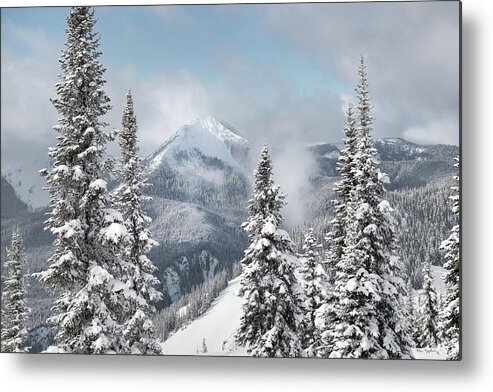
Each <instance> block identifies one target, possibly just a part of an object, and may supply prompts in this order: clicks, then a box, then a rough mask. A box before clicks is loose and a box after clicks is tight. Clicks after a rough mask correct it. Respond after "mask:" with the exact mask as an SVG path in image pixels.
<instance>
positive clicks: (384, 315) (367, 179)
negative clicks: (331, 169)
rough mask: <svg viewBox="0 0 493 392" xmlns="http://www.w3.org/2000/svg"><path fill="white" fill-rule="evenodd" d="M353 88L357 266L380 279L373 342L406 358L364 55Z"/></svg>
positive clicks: (397, 270)
mask: <svg viewBox="0 0 493 392" xmlns="http://www.w3.org/2000/svg"><path fill="white" fill-rule="evenodd" d="M358 75H359V83H358V86H357V88H356V94H357V100H358V104H357V112H358V122H359V128H358V142H357V146H356V150H357V151H356V158H355V168H354V169H353V170H354V174H355V179H356V188H355V203H356V205H357V208H356V210H355V212H356V213H355V216H354V218H355V220H354V221H355V222H356V224H357V226H358V228H357V236H358V239H357V242H356V243H357V248H358V249H360V250H361V251H362V252H363V254H364V261H363V266H364V268H366V269H367V270H368V271H369V272H370V273H371V274H372V275H376V276H378V277H379V278H380V279H381V281H380V282H379V283H380V284H379V285H378V286H374V287H371V288H368V289H369V290H370V291H374V293H375V294H376V295H375V297H374V298H375V299H376V302H377V303H376V305H377V307H378V319H379V326H378V328H379V343H380V345H381V347H382V348H383V349H384V350H385V352H386V354H385V357H388V358H390V359H396V358H409V357H410V356H411V355H412V354H411V349H410V348H411V346H412V341H411V336H410V335H411V327H410V324H409V319H408V315H407V314H406V308H405V296H406V289H405V283H404V280H403V279H402V276H403V271H402V263H401V260H400V259H399V257H397V255H396V249H395V248H396V240H397V237H396V229H395V227H396V221H395V219H394V217H393V210H392V208H391V207H390V204H389V203H388V201H386V200H384V198H383V197H384V193H385V188H384V184H385V183H386V182H388V181H389V180H388V177H387V176H386V175H385V174H383V173H381V172H380V170H379V169H378V161H377V151H376V149H375V145H374V142H373V139H372V137H371V133H372V124H373V117H372V116H371V109H372V105H371V102H370V96H369V89H368V78H367V72H366V66H365V62H364V58H363V57H361V60H360V65H359V69H358Z"/></svg>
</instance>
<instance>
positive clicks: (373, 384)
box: [0, 0, 493, 392]
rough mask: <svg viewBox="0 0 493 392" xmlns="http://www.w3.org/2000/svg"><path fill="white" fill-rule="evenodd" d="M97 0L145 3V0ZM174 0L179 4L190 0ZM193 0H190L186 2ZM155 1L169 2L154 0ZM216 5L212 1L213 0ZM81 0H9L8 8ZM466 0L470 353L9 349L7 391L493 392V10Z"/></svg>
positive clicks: (3, 361)
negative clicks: (365, 357) (257, 355)
mask: <svg viewBox="0 0 493 392" xmlns="http://www.w3.org/2000/svg"><path fill="white" fill-rule="evenodd" d="M89 2H90V3H91V4H94V5H95V4H136V3H137V1H136V0H129V1H128V0H127V1H125V0H117V1H96V0H89ZM170 2H171V3H179V2H180V1H177V2H173V1H170ZM182 2H183V3H186V2H187V1H182ZM196 2H197V3H200V2H201V1H196ZM214 2H217V3H219V2H221V1H217V0H216V1H214ZM145 3H146V4H150V3H157V4H159V3H161V4H163V3H165V1H152V0H147V1H146V2H145ZM204 3H207V1H204ZM23 4H26V5H66V4H70V5H76V4H87V3H85V2H83V1H82V2H81V1H75V0H72V1H71V2H67V1H53V0H52V1H43V2H42V3H41V2H38V3H33V1H22V0H18V1H15V0H10V1H4V0H0V5H1V6H20V5H23ZM492 4H493V2H491V1H486V0H464V1H463V30H462V33H463V83H462V86H463V100H462V102H463V128H462V129H463V142H462V143H463V152H462V159H461V161H462V164H463V269H464V271H463V308H462V311H463V324H464V325H463V331H464V337H463V348H464V349H463V360H462V361H461V362H456V363H450V362H429V361H392V362H382V361H348V360H346V361H341V360H338V361H333V360H332V361H328V360H293V359H277V360H269V359H251V358H200V357H199V358H194V357H190V358H185V357H175V358H163V357H161V358H151V357H147V358H142V357H139V358H136V357H112V356H105V357H89V356H57V355H8V354H0V384H1V388H2V389H3V390H4V391H6V390H8V391H39V390H41V391H43V390H62V389H63V390H66V391H70V392H72V391H74V392H77V391H85V392H87V391H92V390H94V391H99V390H108V391H110V392H112V391H134V392H141V391H148V390H152V391H163V392H165V391H193V390H199V391H207V390H213V391H231V390H233V391H244V390H245V391H252V392H257V391H262V390H269V391H272V392H274V391H297V390H300V391H301V392H304V391H319V390H320V391H322V390H324V391H329V392H330V391H343V390H348V391H354V390H358V391H365V392H366V391H369V392H372V391H394V390H395V391H399V392H405V391H413V392H415V391H442V390H447V391H481V392H483V391H487V390H492V389H491V388H492V385H493V366H492V363H493V345H492V334H493V320H492V313H493V305H492V301H491V299H492V295H491V292H492V288H491V283H492V277H493V268H492V266H493V259H492V258H491V255H490V252H488V251H489V248H490V245H493V230H491V228H490V226H492V224H493V217H492V208H491V207H490V205H489V204H490V203H488V201H489V200H491V199H492V196H491V195H492V193H490V192H489V191H492V190H493V189H492V188H491V182H492V181H493V175H492V169H493V167H492V164H491V161H492V160H493V137H492V135H493V124H492V121H491V119H492V118H493V100H492V95H493V92H492V90H493V84H492V74H493V62H492V56H493V34H492V30H493V13H492V8H493V7H492Z"/></svg>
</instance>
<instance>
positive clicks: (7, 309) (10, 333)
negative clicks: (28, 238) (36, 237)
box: [1, 229, 29, 352]
mask: <svg viewBox="0 0 493 392" xmlns="http://www.w3.org/2000/svg"><path fill="white" fill-rule="evenodd" d="M24 264H25V260H24V248H23V241H22V236H21V234H20V232H19V230H18V229H16V230H14V232H13V233H12V243H11V245H10V248H8V249H7V258H6V260H5V264H4V266H5V271H6V274H7V276H6V277H5V279H4V282H3V289H2V320H1V321H2V334H1V343H2V352H22V351H25V350H26V348H25V347H24V345H25V342H26V338H27V329H26V322H27V317H28V315H29V308H28V307H27V303H26V282H25V275H24Z"/></svg>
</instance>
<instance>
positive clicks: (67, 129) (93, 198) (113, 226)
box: [38, 7, 127, 354]
mask: <svg viewBox="0 0 493 392" xmlns="http://www.w3.org/2000/svg"><path fill="white" fill-rule="evenodd" d="M95 23H96V20H95V18H94V11H93V9H91V8H89V7H73V8H72V9H71V11H70V13H69V14H68V16H67V29H66V32H67V42H66V47H65V49H64V50H63V52H62V56H61V58H60V65H61V69H62V73H61V75H60V77H61V82H60V83H58V84H57V85H56V92H57V95H58V98H56V99H54V100H53V101H52V102H53V105H54V106H55V108H56V109H57V111H58V113H59V114H60V118H59V120H58V125H56V126H55V127H54V130H55V131H56V132H57V133H58V136H57V144H56V146H55V147H52V148H50V149H49V156H50V158H51V162H52V167H51V169H50V170H49V171H48V170H46V169H44V170H42V171H41V175H43V176H44V177H45V179H46V181H47V183H48V187H47V189H48V190H49V192H50V197H51V202H50V206H51V213H50V217H49V219H48V220H47V221H46V228H47V229H49V230H50V231H51V233H52V234H53V235H54V237H55V240H54V249H55V251H54V254H53V256H52V257H51V258H50V260H49V263H50V265H49V267H48V269H47V270H46V271H43V272H41V273H39V274H38V277H39V278H40V280H41V281H42V282H44V283H45V284H47V285H48V286H49V287H50V288H51V289H52V290H53V291H55V292H56V293H57V294H58V299H57V301H56V303H55V306H54V315H53V316H52V317H51V318H50V319H49V321H50V322H51V323H54V324H55V325H56V326H57V329H58V332H57V335H56V339H57V343H58V347H59V349H60V351H61V352H74V353H84V354H86V353H87V354H92V353H119V352H126V351H127V349H126V347H125V346H126V344H125V341H124V339H123V336H121V328H120V326H119V325H118V317H119V314H118V310H119V303H120V301H121V295H120V294H119V293H118V291H119V290H121V288H122V287H124V283H123V282H121V281H119V280H118V277H119V276H121V274H122V272H121V262H120V260H119V258H118V256H117V255H118V253H119V251H120V249H121V246H122V241H123V240H124V238H125V237H126V235H127V233H126V228H125V226H124V225H123V217H122V216H121V214H119V213H118V212H117V211H115V210H114V209H113V208H112V207H111V203H110V200H109V196H108V192H107V182H106V180H105V175H106V161H105V160H104V157H105V149H106V143H107V142H108V141H109V140H110V135H109V134H108V133H106V132H104V131H103V128H104V127H105V126H106V124H105V123H104V122H102V121H101V119H100V118H101V117H102V116H103V115H104V114H105V113H106V112H107V111H108V110H109V109H110V105H109V98H108V97H107V96H106V94H105V93H104V90H103V87H104V84H105V80H104V79H103V74H104V72H105V69H104V67H103V66H102V64H101V63H100V62H99V61H98V58H99V57H100V55H101V53H100V52H99V50H98V48H99V36H98V34H97V33H95V32H93V27H94V24H95Z"/></svg>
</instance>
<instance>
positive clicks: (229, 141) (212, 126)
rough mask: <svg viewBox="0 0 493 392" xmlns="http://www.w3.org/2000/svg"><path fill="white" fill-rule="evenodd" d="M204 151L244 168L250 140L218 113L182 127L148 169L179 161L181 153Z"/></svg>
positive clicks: (159, 151)
mask: <svg viewBox="0 0 493 392" xmlns="http://www.w3.org/2000/svg"><path fill="white" fill-rule="evenodd" d="M197 152H199V153H201V154H203V155H204V156H206V157H212V158H217V159H220V160H222V161H223V162H225V163H226V164H228V165H230V166H232V167H241V164H242V163H243V162H242V161H243V160H244V159H245V158H246V154H247V152H248V141H247V140H246V139H244V138H242V137H241V136H239V135H237V134H236V133H234V132H233V130H232V129H231V127H229V126H227V125H226V124H224V123H223V122H221V121H219V120H218V119H217V118H216V117H214V116H207V117H204V118H199V119H197V120H195V121H194V122H193V123H191V124H187V125H184V126H183V127H181V128H180V129H179V130H178V131H177V132H176V133H175V134H174V135H173V136H172V137H171V138H169V139H168V140H167V141H166V142H165V143H164V144H162V145H161V146H160V147H159V148H158V149H157V151H155V152H154V153H153V154H151V155H150V156H149V157H148V158H147V159H146V161H147V169H148V171H149V172H150V173H152V172H153V171H155V170H156V169H157V168H158V167H159V166H160V165H161V164H162V162H163V160H168V163H171V162H174V161H175V162H176V160H177V159H179V156H183V155H187V154H188V155H193V154H195V153H197Z"/></svg>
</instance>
